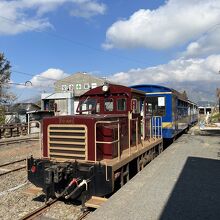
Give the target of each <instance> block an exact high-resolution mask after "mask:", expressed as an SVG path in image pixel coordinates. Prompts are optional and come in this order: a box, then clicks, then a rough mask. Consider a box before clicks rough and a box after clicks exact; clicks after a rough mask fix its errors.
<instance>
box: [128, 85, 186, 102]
mask: <svg viewBox="0 0 220 220" xmlns="http://www.w3.org/2000/svg"><path fill="white" fill-rule="evenodd" d="M131 88H135V89H138V90H142V91H145V93H172V94H175V95H176V96H177V97H178V98H180V99H182V100H184V101H188V98H187V94H186V92H183V93H181V92H178V91H176V90H175V89H172V88H168V87H166V86H161V85H153V84H139V85H134V86H131Z"/></svg>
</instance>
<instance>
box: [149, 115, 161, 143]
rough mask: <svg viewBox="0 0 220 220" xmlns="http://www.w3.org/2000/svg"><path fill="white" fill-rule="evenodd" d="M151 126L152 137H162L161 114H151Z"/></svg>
mask: <svg viewBox="0 0 220 220" xmlns="http://www.w3.org/2000/svg"><path fill="white" fill-rule="evenodd" d="M151 128H152V137H153V138H154V139H155V138H163V133H162V117H161V116H153V117H152V118H151Z"/></svg>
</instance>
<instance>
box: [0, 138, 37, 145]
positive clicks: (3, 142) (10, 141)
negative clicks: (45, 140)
mask: <svg viewBox="0 0 220 220" xmlns="http://www.w3.org/2000/svg"><path fill="white" fill-rule="evenodd" d="M38 140H39V139H38V138H34V137H31V138H30V137H29V138H21V139H17V140H1V141H0V146H2V145H8V144H16V143H21V142H28V141H38Z"/></svg>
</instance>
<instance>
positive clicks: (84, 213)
mask: <svg viewBox="0 0 220 220" xmlns="http://www.w3.org/2000/svg"><path fill="white" fill-rule="evenodd" d="M89 213H90V211H86V212H83V213H82V215H80V216H79V217H78V218H77V220H83V219H84V218H85V217H86V216H87V215H88V214H89Z"/></svg>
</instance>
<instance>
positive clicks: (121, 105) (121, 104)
mask: <svg viewBox="0 0 220 220" xmlns="http://www.w3.org/2000/svg"><path fill="white" fill-rule="evenodd" d="M126 103H127V102H126V99H124V98H122V99H118V100H117V110H118V111H126V109H127V107H126Z"/></svg>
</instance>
